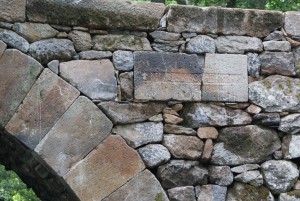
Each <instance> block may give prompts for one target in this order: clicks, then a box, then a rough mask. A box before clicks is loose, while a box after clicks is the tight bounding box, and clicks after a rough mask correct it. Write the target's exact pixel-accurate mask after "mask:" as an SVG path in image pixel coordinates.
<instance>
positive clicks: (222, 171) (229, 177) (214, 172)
mask: <svg viewBox="0 0 300 201" xmlns="http://www.w3.org/2000/svg"><path fill="white" fill-rule="evenodd" d="M208 172H209V182H210V183H212V184H217V185H221V186H229V185H230V184H231V183H232V182H233V174H232V172H231V171H230V167H229V166H211V167H209V168H208Z"/></svg>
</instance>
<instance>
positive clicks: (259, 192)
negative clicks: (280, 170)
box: [226, 182, 274, 201]
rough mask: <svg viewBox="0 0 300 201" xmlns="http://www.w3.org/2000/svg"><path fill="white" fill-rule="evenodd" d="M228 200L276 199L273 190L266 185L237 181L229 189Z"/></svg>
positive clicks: (269, 200) (270, 200) (271, 200)
mask: <svg viewBox="0 0 300 201" xmlns="http://www.w3.org/2000/svg"><path fill="white" fill-rule="evenodd" d="M226 199H227V200H228V201H229V200H230V201H253V200H268V201H274V197H273V196H272V194H271V192H270V191H269V189H268V188H266V187H265V186H261V187H255V186H252V185H249V184H243V183H239V182H236V183H235V184H234V185H233V186H232V187H231V188H229V189H228V193H227V198H226Z"/></svg>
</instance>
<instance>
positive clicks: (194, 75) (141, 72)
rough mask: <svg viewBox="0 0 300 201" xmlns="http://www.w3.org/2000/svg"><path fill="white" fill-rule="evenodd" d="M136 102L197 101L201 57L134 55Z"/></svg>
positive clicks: (199, 86)
mask: <svg viewBox="0 0 300 201" xmlns="http://www.w3.org/2000/svg"><path fill="white" fill-rule="evenodd" d="M134 58H135V60H134V85H135V91H134V93H135V94H134V95H135V99H138V100H160V101H163V100H181V101H200V99H201V78H202V73H203V67H204V58H203V57H202V56H196V55H187V54H179V53H158V52H135V53H134Z"/></svg>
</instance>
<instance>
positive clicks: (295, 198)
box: [278, 190, 300, 201]
mask: <svg viewBox="0 0 300 201" xmlns="http://www.w3.org/2000/svg"><path fill="white" fill-rule="evenodd" d="M299 193H300V191H299V190H293V191H289V192H287V193H280V195H279V199H278V201H300V195H299Z"/></svg>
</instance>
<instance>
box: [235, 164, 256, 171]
mask: <svg viewBox="0 0 300 201" xmlns="http://www.w3.org/2000/svg"><path fill="white" fill-rule="evenodd" d="M259 168H260V166H259V165H258V164H245V165H240V166H236V167H233V168H231V172H234V173H243V172H247V171H249V170H257V169H259Z"/></svg>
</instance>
